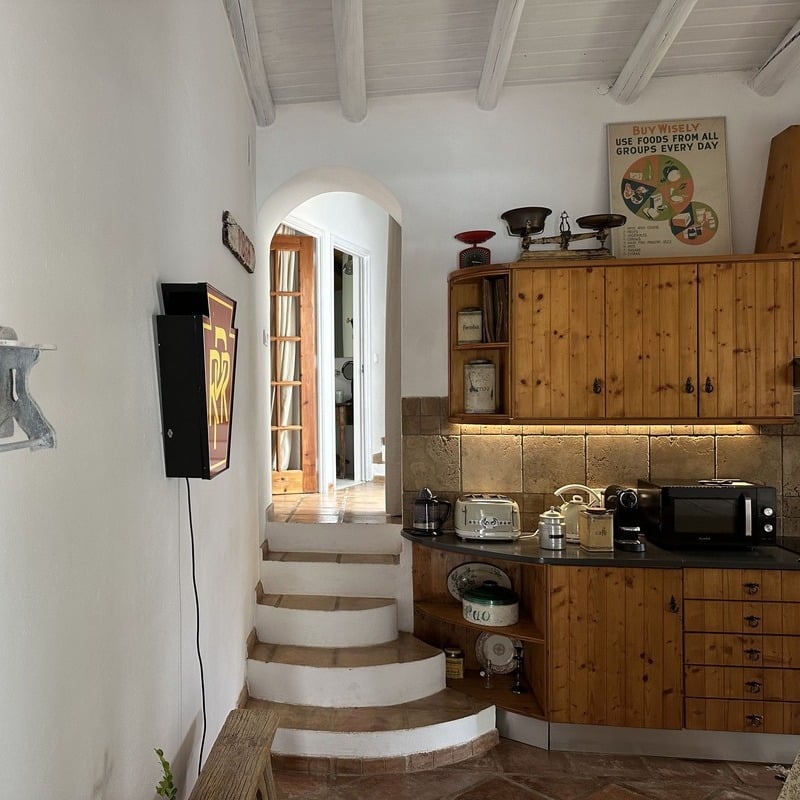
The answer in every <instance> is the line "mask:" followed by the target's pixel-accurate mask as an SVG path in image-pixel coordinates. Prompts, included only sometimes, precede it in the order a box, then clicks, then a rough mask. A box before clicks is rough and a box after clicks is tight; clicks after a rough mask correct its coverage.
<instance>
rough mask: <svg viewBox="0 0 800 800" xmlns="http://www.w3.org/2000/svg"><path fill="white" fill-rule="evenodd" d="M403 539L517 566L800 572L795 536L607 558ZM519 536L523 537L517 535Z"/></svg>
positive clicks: (571, 550)
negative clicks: (772, 542)
mask: <svg viewBox="0 0 800 800" xmlns="http://www.w3.org/2000/svg"><path fill="white" fill-rule="evenodd" d="M402 535H403V538H404V539H408V540H409V541H411V542H416V543H417V544H420V545H422V546H423V547H432V548H434V549H437V550H449V551H451V552H455V553H463V554H464V555H468V556H475V557H481V556H482V557H483V558H498V559H506V560H508V561H521V562H523V563H529V564H563V565H565V566H571V567H651V568H656V569H658V568H660V569H668V568H673V569H681V568H683V567H699V568H701V569H713V568H717V569H720V568H721V569H800V537H795V536H784V537H780V544H779V545H764V546H760V547H752V548H746V549H741V550H739V549H727V550H705V549H698V550H665V549H663V548H661V547H658V546H657V545H655V544H653V543H652V542H647V543H646V548H645V551H644V552H643V553H631V552H627V551H624V550H615V551H614V552H613V553H589V552H587V551H586V550H582V549H581V548H580V547H578V546H577V545H568V546H567V547H566V549H564V550H542V549H541V548H540V547H539V540H538V539H537V538H520V539H518V540H517V541H516V542H495V541H476V540H466V539H461V538H460V537H458V536H456V535H455V534H454V533H441V534H439V535H438V536H430V535H420V534H415V533H412V532H410V531H409V530H407V529H404V530H403V534H402ZM523 536H524V534H523Z"/></svg>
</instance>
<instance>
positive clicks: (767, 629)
mask: <svg viewBox="0 0 800 800" xmlns="http://www.w3.org/2000/svg"><path fill="white" fill-rule="evenodd" d="M683 621H684V622H683V628H684V630H685V631H698V632H708V633H746V634H750V633H763V634H767V635H770V636H797V635H800V606H798V605H796V604H795V603H773V602H760V601H758V600H755V601H753V600H684V603H683Z"/></svg>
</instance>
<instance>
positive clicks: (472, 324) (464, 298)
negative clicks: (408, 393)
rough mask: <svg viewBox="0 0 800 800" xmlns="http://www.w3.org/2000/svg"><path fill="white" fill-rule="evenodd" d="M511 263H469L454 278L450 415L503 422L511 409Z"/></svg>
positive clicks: (475, 421)
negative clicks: (489, 265)
mask: <svg viewBox="0 0 800 800" xmlns="http://www.w3.org/2000/svg"><path fill="white" fill-rule="evenodd" d="M509 281H510V273H509V271H508V270H506V269H502V268H501V269H498V268H497V267H492V268H491V269H489V268H486V267H467V268H464V269H462V270H459V272H458V273H457V274H456V275H454V276H452V277H451V279H450V284H449V285H450V298H449V308H450V313H449V320H450V322H449V340H450V347H449V353H450V370H449V374H450V380H449V384H450V385H449V397H450V418H451V419H454V420H461V421H463V422H472V423H482V424H501V423H502V422H504V421H507V420H508V418H509V415H510V405H509V401H510V396H511V395H510V388H511V387H510V384H509V381H510V378H511V370H510V361H509V352H510V347H509V333H508V332H509V308H510V306H509Z"/></svg>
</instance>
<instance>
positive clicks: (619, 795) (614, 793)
mask: <svg viewBox="0 0 800 800" xmlns="http://www.w3.org/2000/svg"><path fill="white" fill-rule="evenodd" d="M646 798H647V795H644V794H640V793H639V792H635V791H634V790H633V789H626V788H625V787H624V786H620V785H619V784H617V783H609V784H606V785H605V786H604V787H603V788H602V789H598V790H597V791H596V792H592V794H590V795H587V798H586V800H645V799H646ZM676 800H677V798H676Z"/></svg>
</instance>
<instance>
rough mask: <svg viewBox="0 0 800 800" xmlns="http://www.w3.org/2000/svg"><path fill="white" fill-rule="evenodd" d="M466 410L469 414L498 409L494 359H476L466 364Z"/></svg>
mask: <svg viewBox="0 0 800 800" xmlns="http://www.w3.org/2000/svg"><path fill="white" fill-rule="evenodd" d="M464 411H465V412H466V413H467V414H494V413H495V412H496V411H497V370H496V368H495V365H494V363H493V362H492V361H489V360H487V359H475V360H474V361H467V363H466V364H464Z"/></svg>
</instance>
